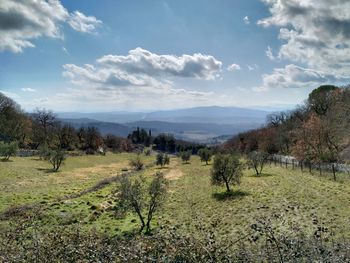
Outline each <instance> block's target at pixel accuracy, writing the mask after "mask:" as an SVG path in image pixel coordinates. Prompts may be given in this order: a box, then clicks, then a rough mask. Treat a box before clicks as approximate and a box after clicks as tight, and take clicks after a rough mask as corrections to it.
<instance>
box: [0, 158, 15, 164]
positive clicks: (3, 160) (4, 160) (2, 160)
mask: <svg viewBox="0 0 350 263" xmlns="http://www.w3.org/2000/svg"><path fill="white" fill-rule="evenodd" d="M0 162H2V163H12V162H13V160H11V159H0Z"/></svg>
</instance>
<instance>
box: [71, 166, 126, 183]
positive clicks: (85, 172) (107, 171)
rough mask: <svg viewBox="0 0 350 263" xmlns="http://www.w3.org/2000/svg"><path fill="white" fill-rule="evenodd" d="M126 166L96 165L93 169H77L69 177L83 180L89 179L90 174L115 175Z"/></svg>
mask: <svg viewBox="0 0 350 263" xmlns="http://www.w3.org/2000/svg"><path fill="white" fill-rule="evenodd" d="M126 165H127V163H126V162H122V163H112V164H108V165H96V166H93V167H87V168H79V169H75V170H73V171H72V172H69V175H73V176H74V177H78V178H81V179H87V178H88V176H89V175H90V174H103V175H115V174H116V172H117V171H118V170H121V169H122V168H124V167H125V166H126Z"/></svg>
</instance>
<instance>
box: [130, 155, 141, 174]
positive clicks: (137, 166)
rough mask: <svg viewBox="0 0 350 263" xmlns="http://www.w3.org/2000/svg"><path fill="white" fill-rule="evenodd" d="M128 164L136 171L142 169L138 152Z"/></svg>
mask: <svg viewBox="0 0 350 263" xmlns="http://www.w3.org/2000/svg"><path fill="white" fill-rule="evenodd" d="M129 164H130V166H131V167H132V168H133V169H134V170H136V171H140V170H142V168H143V166H144V163H143V162H142V159H141V156H140V154H138V155H137V156H136V157H135V158H133V159H131V160H130V162H129Z"/></svg>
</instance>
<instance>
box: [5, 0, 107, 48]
mask: <svg viewBox="0 0 350 263" xmlns="http://www.w3.org/2000/svg"><path fill="white" fill-rule="evenodd" d="M78 17H79V18H78ZM79 19H80V20H79ZM65 22H68V23H69V24H70V25H71V24H72V25H71V26H72V27H73V29H75V30H78V31H82V32H87V33H90V32H92V31H91V30H94V29H95V27H96V25H97V24H100V23H101V21H99V20H97V19H96V18H94V17H86V16H85V15H83V14H82V13H80V12H78V11H76V12H74V13H72V14H70V13H69V12H68V11H67V9H66V8H65V7H64V6H63V5H62V4H61V2H60V1H59V0H49V1H45V0H5V1H1V5H0V51H3V50H9V51H11V52H15V53H18V52H22V51H23V49H24V48H28V47H34V44H33V43H32V42H31V41H32V40H33V39H36V38H39V37H51V38H62V36H63V34H62V32H61V29H60V25H61V23H65ZM96 23H97V24H96Z"/></svg>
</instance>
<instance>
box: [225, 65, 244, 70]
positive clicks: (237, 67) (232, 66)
mask: <svg viewBox="0 0 350 263" xmlns="http://www.w3.org/2000/svg"><path fill="white" fill-rule="evenodd" d="M240 69H241V66H240V65H238V64H231V65H229V66H228V67H227V70H228V71H237V70H240Z"/></svg>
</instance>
